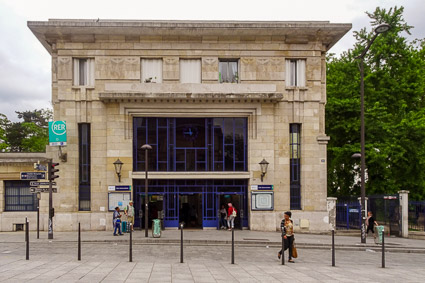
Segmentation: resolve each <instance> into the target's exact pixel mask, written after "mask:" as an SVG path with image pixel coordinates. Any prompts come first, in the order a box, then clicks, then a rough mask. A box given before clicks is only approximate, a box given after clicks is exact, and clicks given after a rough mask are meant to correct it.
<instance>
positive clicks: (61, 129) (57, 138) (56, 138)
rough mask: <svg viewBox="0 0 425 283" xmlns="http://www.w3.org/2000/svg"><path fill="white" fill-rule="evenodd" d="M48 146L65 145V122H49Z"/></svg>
mask: <svg viewBox="0 0 425 283" xmlns="http://www.w3.org/2000/svg"><path fill="white" fill-rule="evenodd" d="M49 144H50V146H63V145H66V122H65V121H50V122H49Z"/></svg>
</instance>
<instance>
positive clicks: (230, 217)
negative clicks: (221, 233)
mask: <svg viewBox="0 0 425 283" xmlns="http://www.w3.org/2000/svg"><path fill="white" fill-rule="evenodd" d="M228 206H229V209H228V210H227V227H228V228H229V231H230V230H232V229H233V228H235V218H236V215H237V212H236V209H235V208H234V207H233V205H232V203H231V202H229V203H228Z"/></svg>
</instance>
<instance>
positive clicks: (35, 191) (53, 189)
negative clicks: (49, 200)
mask: <svg viewBox="0 0 425 283" xmlns="http://www.w3.org/2000/svg"><path fill="white" fill-rule="evenodd" d="M30 192H31V193H48V192H49V188H37V187H31V188H30ZM52 192H53V193H57V192H58V188H52Z"/></svg>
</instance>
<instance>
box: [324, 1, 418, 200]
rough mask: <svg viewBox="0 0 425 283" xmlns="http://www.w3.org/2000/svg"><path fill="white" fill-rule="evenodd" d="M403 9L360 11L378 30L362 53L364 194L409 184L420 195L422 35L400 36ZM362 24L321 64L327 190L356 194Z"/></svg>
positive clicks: (405, 28) (368, 34)
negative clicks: (346, 46)
mask: <svg viewBox="0 0 425 283" xmlns="http://www.w3.org/2000/svg"><path fill="white" fill-rule="evenodd" d="M403 10H404V9H403V7H400V8H398V7H394V8H391V9H389V10H388V11H387V10H385V9H381V8H379V7H378V8H376V10H375V11H374V12H373V13H367V14H368V16H369V17H370V18H371V24H372V26H373V27H376V26H377V25H379V24H382V23H387V24H389V25H390V26H391V29H390V30H389V31H388V32H386V33H383V34H380V35H379V36H378V37H377V38H376V40H375V42H374V44H373V45H372V46H371V48H370V50H369V51H368V53H367V54H366V56H365V61H364V62H365V64H364V66H365V127H366V131H365V132H366V167H367V172H366V173H367V178H366V181H367V182H366V193H367V194H368V195H372V194H393V193H396V192H397V191H398V190H409V191H410V193H411V197H412V198H414V199H415V198H416V199H423V198H425V131H424V127H425V110H424V109H425V101H424V94H425V60H424V58H425V50H424V48H423V47H424V43H423V41H420V40H417V41H413V42H408V41H407V39H406V38H405V37H404V36H403V35H404V34H405V33H407V34H410V30H411V29H412V28H413V27H411V26H409V25H408V24H407V23H406V22H405V21H404V19H403ZM373 34H374V33H373V31H367V30H366V29H365V28H363V29H362V30H360V31H358V32H355V33H354V36H355V38H356V40H357V43H356V44H355V45H354V47H353V49H350V50H348V51H347V52H344V53H343V54H342V55H341V57H340V58H336V57H335V56H333V55H331V56H329V57H328V65H327V69H328V70H327V74H328V75H327V94H328V102H327V106H326V116H327V120H326V131H327V133H328V135H330V137H331V140H330V142H329V146H328V164H329V165H328V194H329V195H333V196H341V195H345V196H347V195H352V196H354V195H355V196H358V195H360V183H359V181H360V180H359V178H358V177H357V178H356V176H359V170H360V167H359V160H355V159H352V158H351V155H352V154H353V153H355V152H360V93H359V90H360V73H359V70H358V60H356V59H355V57H356V56H358V55H359V54H360V53H361V52H362V51H363V50H364V48H365V46H366V45H367V42H368V41H369V40H370V39H371V38H372V36H373Z"/></svg>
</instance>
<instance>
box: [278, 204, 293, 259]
mask: <svg viewBox="0 0 425 283" xmlns="http://www.w3.org/2000/svg"><path fill="white" fill-rule="evenodd" d="M283 216H284V218H283V219H282V222H281V223H280V229H281V230H282V237H283V238H284V239H285V240H284V241H285V242H286V243H287V245H286V243H285V250H286V247H288V248H289V259H288V262H294V261H293V259H292V247H293V244H294V224H293V222H292V220H291V216H292V213H291V212H290V211H286V212H285V214H284V215H283ZM281 256H282V250H280V251H279V252H278V253H277V257H278V258H279V259H280V257H281Z"/></svg>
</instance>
